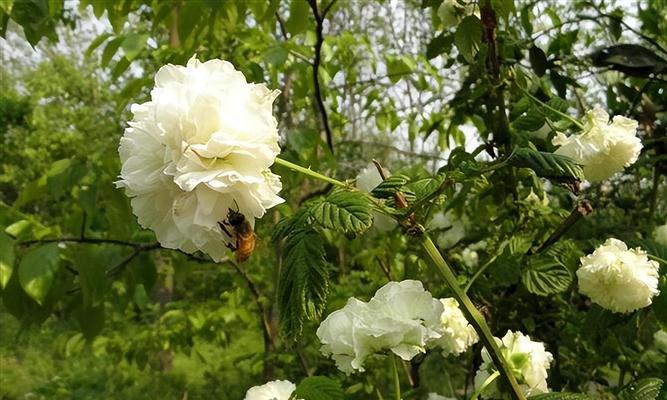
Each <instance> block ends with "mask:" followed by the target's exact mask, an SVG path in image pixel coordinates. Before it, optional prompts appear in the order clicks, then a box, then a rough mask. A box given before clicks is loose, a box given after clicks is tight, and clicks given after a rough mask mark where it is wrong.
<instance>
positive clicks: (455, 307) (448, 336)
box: [428, 297, 479, 357]
mask: <svg viewBox="0 0 667 400" xmlns="http://www.w3.org/2000/svg"><path fill="white" fill-rule="evenodd" d="M440 302H441V303H442V305H443V311H442V314H441V315H440V319H439V321H438V323H437V324H436V325H435V326H433V327H432V328H433V329H434V330H435V331H436V332H438V333H439V334H440V335H441V336H440V337H439V338H436V339H432V340H431V341H429V343H428V346H429V347H440V348H441V349H442V355H443V356H445V357H446V356H448V355H450V354H453V355H459V354H461V353H463V352H464V351H466V350H467V349H468V348H469V347H470V346H472V345H473V344H475V343H477V341H478V340H479V337H478V336H477V333H476V332H475V328H473V326H472V325H470V324H469V323H468V320H467V319H466V317H465V315H463V312H462V311H461V309H460V308H459V303H458V301H456V299H454V298H451V297H450V298H445V299H440Z"/></svg>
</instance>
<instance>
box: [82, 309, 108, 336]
mask: <svg viewBox="0 0 667 400" xmlns="http://www.w3.org/2000/svg"><path fill="white" fill-rule="evenodd" d="M75 316H76V319H77V321H79V328H81V333H83V336H84V337H85V338H86V339H88V340H90V339H92V338H94V337H95V336H97V335H99V334H100V332H102V328H104V319H105V313H104V304H101V305H99V306H97V307H90V308H88V307H81V308H80V309H78V310H76V312H75Z"/></svg>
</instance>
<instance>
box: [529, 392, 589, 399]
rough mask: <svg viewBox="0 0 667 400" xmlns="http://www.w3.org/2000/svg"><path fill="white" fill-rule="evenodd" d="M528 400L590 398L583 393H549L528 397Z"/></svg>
mask: <svg viewBox="0 0 667 400" xmlns="http://www.w3.org/2000/svg"><path fill="white" fill-rule="evenodd" d="M529 399H530V400H590V399H591V398H590V397H589V396H588V395H586V394H583V393H567V392H551V393H542V394H538V395H536V396H530V397H529Z"/></svg>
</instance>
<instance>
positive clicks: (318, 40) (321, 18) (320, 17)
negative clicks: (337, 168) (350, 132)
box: [308, 0, 336, 154]
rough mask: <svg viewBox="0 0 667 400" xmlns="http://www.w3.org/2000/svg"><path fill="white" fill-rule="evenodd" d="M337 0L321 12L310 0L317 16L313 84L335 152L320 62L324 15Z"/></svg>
mask: <svg viewBox="0 0 667 400" xmlns="http://www.w3.org/2000/svg"><path fill="white" fill-rule="evenodd" d="M335 2H336V0H332V1H331V2H330V3H329V4H328V5H327V6H326V7H325V8H324V10H323V11H322V13H321V14H320V12H319V11H318V9H317V0H308V4H309V5H310V8H311V10H312V11H313V16H314V17H315V35H316V41H315V59H314V60H313V85H314V87H315V100H316V101H317V108H318V110H319V112H320V121H321V123H322V129H324V133H325V134H326V138H327V145H328V147H329V150H330V151H331V153H332V154H333V152H334V148H333V137H332V133H331V127H330V126H329V116H328V115H327V109H326V107H325V106H324V100H323V98H322V89H321V88H320V64H321V62H322V44H324V35H323V34H322V31H323V29H324V27H323V22H324V17H325V16H326V14H327V12H329V10H330V9H331V7H332V6H333V5H334V3H335Z"/></svg>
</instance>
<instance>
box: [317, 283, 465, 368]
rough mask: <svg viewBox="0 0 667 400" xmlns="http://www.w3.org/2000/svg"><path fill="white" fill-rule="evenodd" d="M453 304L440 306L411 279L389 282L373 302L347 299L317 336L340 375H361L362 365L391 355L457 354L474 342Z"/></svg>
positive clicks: (446, 301) (407, 356)
mask: <svg viewBox="0 0 667 400" xmlns="http://www.w3.org/2000/svg"><path fill="white" fill-rule="evenodd" d="M452 300H453V299H444V301H440V300H438V299H434V298H433V296H432V295H431V294H430V293H429V292H428V291H426V290H424V287H423V286H422V283H421V282H419V281H414V280H405V281H402V282H389V283H387V284H386V285H385V286H383V287H382V288H380V289H379V290H378V291H377V292H376V293H375V296H373V298H372V299H371V300H370V301H368V302H363V301H360V300H357V299H355V298H350V299H349V300H348V302H347V304H346V305H345V306H344V307H343V308H341V309H340V310H337V311H334V312H333V313H331V314H330V315H329V316H327V318H326V319H325V320H324V321H322V323H321V324H320V326H319V328H318V329H317V337H318V338H319V339H320V342H321V343H322V348H321V351H322V353H324V354H325V355H331V357H332V358H333V360H334V361H335V362H336V366H337V367H338V368H339V369H340V370H341V371H343V372H345V373H351V372H354V371H355V370H356V371H364V367H363V364H364V362H365V360H366V359H367V358H368V357H369V356H371V355H373V354H377V353H383V352H392V353H394V354H396V355H397V356H399V357H401V358H402V359H403V360H410V359H412V358H413V357H414V356H416V355H417V354H419V353H423V352H425V351H426V349H427V348H428V347H441V348H442V350H443V353H444V354H459V353H461V352H462V351H464V350H465V349H466V348H467V347H468V346H470V345H471V344H472V343H474V342H475V341H476V340H477V336H476V335H475V334H474V332H471V327H470V326H469V325H468V324H467V322H466V321H465V318H463V315H462V313H461V311H460V310H459V309H458V305H457V304H456V303H455V301H454V302H452Z"/></svg>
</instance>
